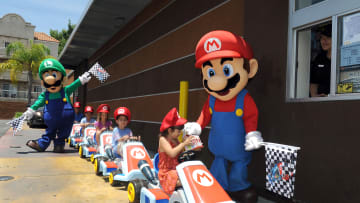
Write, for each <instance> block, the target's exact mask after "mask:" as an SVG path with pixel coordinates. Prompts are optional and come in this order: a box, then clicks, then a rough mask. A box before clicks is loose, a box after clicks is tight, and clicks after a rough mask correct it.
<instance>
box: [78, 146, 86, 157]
mask: <svg viewBox="0 0 360 203" xmlns="http://www.w3.org/2000/svg"><path fill="white" fill-rule="evenodd" d="M79 155H80V158H84V157H85V156H84V154H83V148H82V146H80V147H79Z"/></svg>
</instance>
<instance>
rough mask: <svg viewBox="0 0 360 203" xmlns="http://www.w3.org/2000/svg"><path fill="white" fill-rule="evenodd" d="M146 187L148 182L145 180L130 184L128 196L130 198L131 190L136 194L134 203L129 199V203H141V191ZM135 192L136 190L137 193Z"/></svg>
mask: <svg viewBox="0 0 360 203" xmlns="http://www.w3.org/2000/svg"><path fill="white" fill-rule="evenodd" d="M145 185H146V182H145V181H144V180H139V179H136V180H133V181H130V182H129V184H128V187H127V191H128V196H129V197H130V195H129V190H131V191H132V192H134V194H135V197H134V198H133V201H131V200H130V198H129V202H131V203H140V191H141V188H142V187H144V186H145ZM130 188H131V189H130ZM133 190H135V191H133Z"/></svg>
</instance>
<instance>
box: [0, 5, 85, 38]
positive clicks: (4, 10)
mask: <svg viewBox="0 0 360 203" xmlns="http://www.w3.org/2000/svg"><path fill="white" fill-rule="evenodd" d="M0 2H1V4H0V5H1V6H0V17H3V16H4V15H6V14H8V13H16V14H19V15H20V16H21V17H23V18H24V20H25V21H26V22H29V23H31V24H32V25H34V26H36V27H35V31H36V32H45V33H47V34H49V32H50V29H53V30H62V29H67V24H68V21H69V19H70V20H71V23H72V24H78V23H79V21H80V18H81V16H82V15H83V12H85V9H86V8H87V6H88V3H89V2H90V0H1V1H0Z"/></svg>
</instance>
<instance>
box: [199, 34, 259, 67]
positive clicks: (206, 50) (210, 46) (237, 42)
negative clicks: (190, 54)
mask: <svg viewBox="0 0 360 203" xmlns="http://www.w3.org/2000/svg"><path fill="white" fill-rule="evenodd" d="M225 57H233V58H246V59H252V58H253V52H252V49H251V47H250V45H249V44H247V43H246V42H245V40H244V39H243V38H242V37H240V36H237V35H235V34H234V33H231V32H228V31H225V30H215V31H212V32H209V33H207V34H205V35H204V36H203V37H202V38H201V39H200V40H199V42H198V44H197V45H196V50H195V58H196V63H195V67H196V68H201V65H202V64H203V63H204V62H206V61H209V60H212V59H216V58H225Z"/></svg>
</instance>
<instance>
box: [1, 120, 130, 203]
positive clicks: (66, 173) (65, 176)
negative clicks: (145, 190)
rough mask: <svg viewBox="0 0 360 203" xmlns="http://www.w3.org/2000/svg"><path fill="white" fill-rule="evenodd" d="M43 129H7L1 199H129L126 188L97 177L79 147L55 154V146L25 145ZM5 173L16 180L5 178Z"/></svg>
mask: <svg viewBox="0 0 360 203" xmlns="http://www.w3.org/2000/svg"><path fill="white" fill-rule="evenodd" d="M2 123H5V122H4V121H2ZM0 132H1V131H0ZM43 132H44V130H39V129H29V128H27V127H26V126H25V127H24V129H23V130H22V131H20V132H19V133H18V134H17V135H16V136H12V130H7V131H6V133H4V135H3V136H1V137H0V202H128V199H127V192H126V188H125V187H112V186H110V184H109V183H108V181H107V179H106V178H103V177H99V176H96V175H95V172H94V168H93V164H91V162H89V161H87V160H85V159H80V158H79V156H78V153H77V150H74V149H70V148H68V147H67V148H66V149H65V150H66V151H65V153H64V154H55V153H53V152H52V149H53V146H50V147H49V148H48V150H47V151H46V152H35V151H34V150H32V149H30V148H28V147H27V146H26V145H25V143H26V141H27V140H29V139H36V138H38V137H39V136H41V134H42V133H43ZM5 176H11V177H13V179H11V180H7V181H5V180H3V181H1V179H2V177H3V178H4V177H5Z"/></svg>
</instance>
